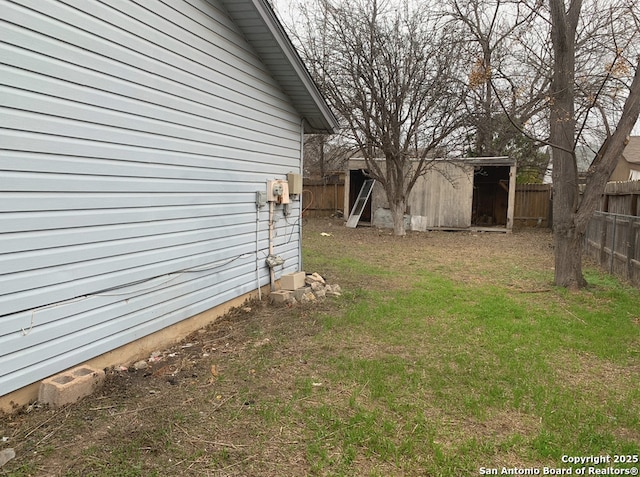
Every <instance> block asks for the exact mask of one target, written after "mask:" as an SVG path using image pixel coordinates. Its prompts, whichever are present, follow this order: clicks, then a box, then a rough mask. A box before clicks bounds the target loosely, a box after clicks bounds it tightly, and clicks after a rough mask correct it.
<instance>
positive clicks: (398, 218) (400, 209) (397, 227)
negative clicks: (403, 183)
mask: <svg viewBox="0 0 640 477" xmlns="http://www.w3.org/2000/svg"><path fill="white" fill-rule="evenodd" d="M389 208H390V209H391V217H392V218H393V235H401V236H403V235H406V234H407V232H406V230H405V228H404V212H405V210H406V209H407V201H406V200H404V199H399V200H395V201H393V202H391V201H389Z"/></svg>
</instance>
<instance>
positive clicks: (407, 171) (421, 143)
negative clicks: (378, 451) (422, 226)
mask: <svg viewBox="0 0 640 477" xmlns="http://www.w3.org/2000/svg"><path fill="white" fill-rule="evenodd" d="M314 5H315V6H316V9H315V10H314V9H310V8H307V9H306V10H305V12H306V13H305V15H303V16H304V17H305V18H306V21H307V25H305V33H306V36H304V37H302V35H300V36H299V38H298V40H299V42H300V44H301V47H302V51H303V55H304V56H306V60H307V64H308V65H309V67H310V69H311V72H312V74H313V75H314V76H315V78H316V81H317V82H318V83H319V85H320V87H321V89H322V90H323V92H324V94H325V96H326V97H327V99H328V100H329V102H330V103H331V105H332V106H333V107H334V109H335V110H336V111H337V112H338V114H339V115H340V116H341V118H342V120H343V121H344V125H345V128H346V130H347V131H348V133H349V137H350V138H351V140H352V141H353V143H354V145H355V146H356V147H357V149H358V150H359V151H360V153H361V154H362V156H363V157H364V159H365V161H366V163H367V167H368V170H369V174H370V175H371V177H373V178H375V179H376V180H377V181H379V182H380V184H381V185H382V186H383V187H384V190H385V192H386V196H387V199H388V202H389V206H390V209H391V213H392V216H393V223H394V233H395V234H396V235H404V234H405V227H404V213H405V211H406V204H407V198H408V196H409V193H410V192H411V190H412V188H413V186H414V184H415V183H416V181H417V179H418V178H419V177H420V176H421V175H423V174H424V173H425V172H426V171H427V169H428V168H429V167H430V165H431V163H432V158H433V155H434V154H435V152H436V151H441V150H442V148H443V146H444V145H445V143H446V140H447V139H448V138H450V137H451V135H452V133H453V132H454V131H456V129H457V128H458V127H459V125H460V122H461V116H462V113H463V108H462V107H461V105H462V103H463V101H464V91H463V86H464V85H463V84H462V83H461V82H459V81H458V80H457V79H456V74H457V73H458V67H457V64H458V62H459V61H460V55H457V54H456V52H455V51H454V47H455V44H456V42H454V41H452V37H451V35H452V33H453V32H452V31H451V30H450V29H448V28H447V27H446V25H445V23H444V22H443V21H442V19H441V17H440V16H438V15H435V14H434V12H433V11H432V10H430V9H429V8H427V5H425V4H424V3H420V2H408V1H406V2H402V3H401V2H396V3H391V2H385V1H377V0H373V1H371V0H356V1H348V2H347V1H339V0H336V1H332V0H319V1H318V2H317V3H316V4H314ZM380 159H381V160H380Z"/></svg>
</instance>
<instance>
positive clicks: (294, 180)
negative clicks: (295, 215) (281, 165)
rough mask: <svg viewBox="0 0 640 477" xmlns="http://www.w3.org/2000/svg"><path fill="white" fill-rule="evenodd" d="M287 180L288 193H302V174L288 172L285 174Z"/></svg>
mask: <svg viewBox="0 0 640 477" xmlns="http://www.w3.org/2000/svg"><path fill="white" fill-rule="evenodd" d="M287 182H288V183H289V194H291V195H300V194H302V176H301V175H300V174H294V173H293V172H290V173H289V174H287Z"/></svg>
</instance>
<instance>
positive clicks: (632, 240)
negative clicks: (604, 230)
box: [627, 217, 636, 281]
mask: <svg viewBox="0 0 640 477" xmlns="http://www.w3.org/2000/svg"><path fill="white" fill-rule="evenodd" d="M635 224H636V220H635V218H631V217H629V231H628V232H627V278H628V279H629V280H630V281H633V275H634V274H633V258H634V257H635V256H636V235H635V230H634V229H635Z"/></svg>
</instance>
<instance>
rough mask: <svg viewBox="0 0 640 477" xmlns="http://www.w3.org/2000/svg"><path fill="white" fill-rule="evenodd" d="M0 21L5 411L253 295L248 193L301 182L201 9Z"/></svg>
mask: <svg viewBox="0 0 640 477" xmlns="http://www.w3.org/2000/svg"><path fill="white" fill-rule="evenodd" d="M0 8H1V10H2V23H1V24H0V34H1V35H2V39H1V41H0V58H2V64H1V65H0V108H2V113H1V114H0V394H6V393H8V392H11V391H13V390H15V389H18V388H20V387H22V386H25V385H27V384H30V383H32V382H35V381H37V380H39V379H42V378H44V377H46V376H49V375H51V374H55V373H56V372H59V371H61V370H63V369H66V368H68V367H70V366H73V365H76V364H78V363H80V362H83V361H85V360H87V359H89V358H92V357H94V356H98V355H100V354H102V353H105V352H107V351H110V350H113V349H115V348H117V347H119V346H122V345H124V344H127V343H129V342H132V341H134V340H136V339H138V338H141V337H143V336H146V335H148V334H151V333H153V332H155V331H158V330H160V329H162V328H164V327H166V326H169V325H172V324H174V323H177V322H179V321H181V320H184V319H186V318H188V317H191V316H193V315H195V314H197V313H199V312H202V311H205V310H207V309H209V308H212V307H214V306H216V305H219V304H222V303H224V302H226V301H228V300H230V299H233V298H235V297H238V296H241V295H243V294H245V293H247V292H249V291H251V290H254V289H256V288H257V283H256V272H255V269H256V263H258V264H259V269H260V284H261V285H265V284H267V283H268V280H269V278H268V269H267V268H266V267H265V266H264V258H265V257H266V254H267V250H268V240H267V229H268V212H267V209H266V208H265V209H262V210H261V211H260V213H259V224H258V226H259V233H258V248H259V250H258V252H257V253H256V206H255V192H256V191H258V190H265V189H266V181H267V180H269V179H274V178H284V175H285V174H286V173H287V172H291V171H294V172H300V166H301V165H300V149H301V148H300V141H301V130H300V128H301V124H300V121H301V120H300V116H299V114H298V113H296V111H295V110H294V109H293V107H292V106H291V104H290V101H289V100H288V98H287V96H286V95H285V94H284V93H283V92H282V91H281V90H280V88H279V87H278V85H277V84H276V82H275V81H274V80H273V79H272V78H271V77H270V76H269V74H268V72H267V71H266V69H265V68H264V66H263V65H262V64H261V62H260V60H259V58H258V57H257V55H256V54H255V53H254V52H253V51H252V49H251V48H250V46H249V45H248V44H247V43H246V42H245V40H244V38H243V36H242V34H241V32H240V31H239V30H238V28H236V26H235V25H234V23H233V22H232V21H231V20H230V19H229V18H228V16H227V15H226V13H225V11H224V9H223V8H222V7H221V6H220V5H219V3H218V2H217V1H215V0H209V1H205V0H176V1H175V2H172V3H171V6H168V4H167V3H164V2H161V1H159V0H145V2H139V3H135V2H133V1H123V0H119V1H116V0H109V1H104V2H87V1H86V0H66V1H64V2H62V1H60V2H53V1H43V0H20V1H6V0H5V1H1V2H0ZM298 214H299V202H293V204H292V215H291V217H294V219H287V220H285V219H284V217H283V215H282V210H281V208H278V210H277V212H276V218H277V219H278V220H277V224H276V235H277V237H276V240H275V244H276V246H275V252H276V253H277V254H278V255H281V256H282V257H283V258H285V259H286V262H285V266H284V269H283V270H282V273H287V272H292V271H296V270H298V268H299V223H298V222H297V221H296V220H295V217H296V216H297V215H298ZM277 275H278V276H279V275H280V272H278V273H277Z"/></svg>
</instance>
